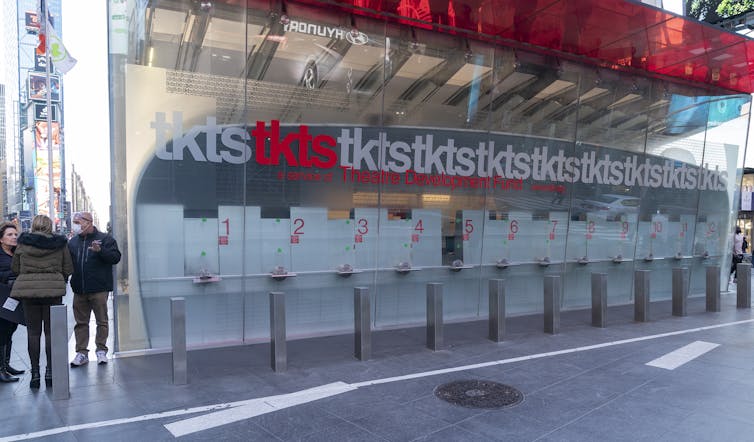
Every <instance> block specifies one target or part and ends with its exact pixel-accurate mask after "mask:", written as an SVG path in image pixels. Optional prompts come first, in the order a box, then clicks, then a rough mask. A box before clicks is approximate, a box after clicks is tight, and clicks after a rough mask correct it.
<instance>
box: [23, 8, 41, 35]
mask: <svg viewBox="0 0 754 442" xmlns="http://www.w3.org/2000/svg"><path fill="white" fill-rule="evenodd" d="M24 21H25V24H26V32H28V33H29V34H38V33H39V16H38V15H37V13H36V12H34V11H26V12H25V13H24Z"/></svg>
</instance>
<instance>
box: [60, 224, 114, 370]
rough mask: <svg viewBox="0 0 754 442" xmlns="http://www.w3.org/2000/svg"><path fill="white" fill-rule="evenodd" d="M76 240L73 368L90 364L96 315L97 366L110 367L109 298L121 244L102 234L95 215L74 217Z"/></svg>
mask: <svg viewBox="0 0 754 442" xmlns="http://www.w3.org/2000/svg"><path fill="white" fill-rule="evenodd" d="M71 227H72V230H73V237H71V239H70V240H69V241H68V250H70V252H71V257H72V258H73V274H72V275H71V288H72V289H73V317H74V319H75V320H76V325H75V326H74V327H73V332H74V334H75V335H76V356H75V357H74V358H73V361H71V367H79V366H82V365H85V364H88V363H89V318H90V317H91V315H92V311H94V319H95V321H96V323H97V333H96V336H95V339H94V341H95V343H96V344H97V349H96V351H95V354H96V355H97V363H99V364H106V363H107V345H106V343H107V335H108V323H107V321H108V318H107V297H108V295H109V293H110V292H111V291H112V290H113V265H115V264H117V263H118V262H119V261H120V251H119V250H118V244H117V243H116V242H115V239H113V237H112V236H110V235H108V234H106V233H103V232H100V231H99V230H97V228H96V227H95V226H94V223H93V222H92V214H91V213H89V212H79V213H76V214H74V215H73V224H72V226H71Z"/></svg>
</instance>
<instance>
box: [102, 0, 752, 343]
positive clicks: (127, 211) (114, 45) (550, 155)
mask: <svg viewBox="0 0 754 442" xmlns="http://www.w3.org/2000/svg"><path fill="white" fill-rule="evenodd" d="M109 16H110V63H111V66H110V73H111V78H110V81H111V86H112V87H111V93H112V96H111V97H112V98H111V111H112V114H111V115H112V116H111V118H112V124H111V130H112V134H111V135H112V140H113V145H112V149H113V151H112V158H113V183H124V184H123V185H122V186H120V185H117V186H113V214H112V217H111V219H113V223H114V224H113V227H114V234H115V236H116V238H117V240H118V241H119V244H121V246H122V248H123V251H124V261H123V264H121V265H119V266H118V267H117V270H116V273H117V281H118V284H117V285H118V287H117V288H116V293H115V295H116V296H115V300H116V302H115V307H116V309H117V315H116V320H117V321H118V327H117V328H116V329H117V334H118V351H128V350H139V351H141V350H144V349H160V348H165V347H168V346H169V345H170V344H169V343H170V327H169V325H170V321H169V300H170V298H171V297H173V296H184V297H186V301H187V311H188V313H187V315H188V319H187V326H188V340H189V345H192V346H215V345H226V344H234V343H240V342H256V341H264V340H267V339H269V307H268V302H269V297H268V293H269V292H271V291H283V292H285V294H286V313H287V328H288V335H289V336H291V337H305V336H313V335H322V334H336V333H347V332H352V331H353V288H354V287H357V286H359V287H369V288H370V292H371V295H372V299H373V300H372V318H371V319H372V325H373V327H374V328H376V329H379V328H394V327H407V326H411V325H417V324H420V323H422V322H423V321H424V318H425V308H426V304H425V303H426V301H425V285H426V284H427V283H429V282H440V283H443V284H444V292H445V300H444V315H445V318H446V320H450V321H467V320H475V319H482V318H485V317H486V315H487V299H488V298H487V290H488V280H490V279H496V278H502V279H505V281H506V288H507V295H508V299H507V312H508V315H524V314H533V313H541V312H542V309H543V300H542V291H543V276H544V275H560V276H561V277H562V281H563V293H562V297H561V300H562V307H563V308H565V309H576V308H584V307H586V306H588V305H589V304H590V299H591V298H590V294H589V293H590V275H591V273H593V272H604V273H607V274H608V275H609V276H608V277H609V289H608V290H609V293H608V297H609V302H610V303H611V304H625V303H629V302H631V301H632V296H633V295H632V293H633V287H632V284H633V272H634V270H638V269H649V270H653V272H652V282H651V284H652V297H653V299H667V298H669V297H670V283H671V280H670V273H671V272H670V270H671V268H673V267H677V266H685V267H688V268H689V269H690V281H689V283H690V287H691V290H692V293H702V292H703V289H704V274H705V268H706V267H707V266H710V265H717V266H721V267H722V268H724V267H726V266H727V263H728V262H729V260H730V254H729V252H728V249H729V234H730V231H731V228H732V226H733V223H734V221H735V218H736V216H735V214H736V212H737V205H738V193H737V192H738V186H739V183H740V180H741V170H740V168H739V167H738V165H739V164H742V159H743V156H744V150H745V144H746V137H747V132H748V123H749V111H750V96H749V95H748V93H749V92H751V90H750V89H751V78H750V77H751V75H750V62H749V61H748V60H747V59H746V56H747V55H746V54H747V53H749V52H747V50H751V44H750V42H749V41H748V40H747V39H745V38H743V37H741V36H737V35H735V34H732V33H728V32H726V31H724V30H720V29H714V30H713V28H711V27H706V26H705V25H702V24H699V23H696V22H692V21H687V20H685V19H684V18H682V17H677V16H674V15H672V14H670V13H667V12H663V11H661V10H657V9H654V8H652V7H649V6H643V5H639V4H636V3H631V2H623V1H611V2H608V3H607V4H605V3H604V2H601V3H599V5H598V4H597V2H593V1H585V2H567V1H559V2H554V3H552V4H549V3H548V5H547V6H541V5H539V4H538V3H536V2H523V1H473V2H472V1H440V2H436V1H431V2H430V1H426V0H415V1H414V0H400V1H394V2H379V1H371V0H353V1H335V2H331V3H328V4H327V5H325V4H322V3H320V2H310V1H304V2H296V3H294V2H283V3H281V2H255V1H253V0H250V1H248V2H240V3H239V2H236V1H231V0H227V1H202V2H175V1H167V0H150V1H146V0H145V1H123V0H111V1H110V11H109ZM724 272H726V270H725V269H723V270H721V273H724ZM722 280H726V279H725V278H723V279H722Z"/></svg>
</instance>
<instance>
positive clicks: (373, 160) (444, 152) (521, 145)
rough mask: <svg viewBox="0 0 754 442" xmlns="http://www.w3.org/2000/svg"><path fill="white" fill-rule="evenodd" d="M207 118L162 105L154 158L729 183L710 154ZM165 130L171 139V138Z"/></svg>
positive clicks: (589, 180) (379, 176)
mask: <svg viewBox="0 0 754 442" xmlns="http://www.w3.org/2000/svg"><path fill="white" fill-rule="evenodd" d="M206 121H207V124H206V125H204V126H194V127H192V128H191V129H189V131H188V132H184V131H183V116H182V114H181V113H180V112H173V122H172V123H169V122H168V121H167V120H166V118H165V114H164V113H162V112H158V113H156V114H155V120H154V121H153V122H152V124H151V127H152V128H153V129H154V130H155V141H156V153H155V154H156V156H157V158H159V159H161V160H177V161H180V160H183V159H184V154H185V155H187V156H191V157H192V158H193V159H194V161H202V162H211V163H222V162H227V163H232V164H243V163H246V162H247V161H249V160H251V159H252V158H254V160H255V161H256V163H257V164H259V165H262V166H277V165H280V164H284V165H286V166H291V167H303V168H312V167H314V168H318V169H331V168H335V167H340V169H342V173H343V177H344V180H345V181H349V180H351V181H359V182H365V180H367V182H374V180H378V181H382V180H384V179H385V176H383V175H384V174H387V175H386V176H387V178H389V180H390V181H391V182H394V181H396V180H398V179H400V178H401V177H403V178H405V180H404V181H405V182H407V183H410V182H411V183H412V182H414V181H415V180H418V179H421V180H430V181H431V180H439V181H437V182H438V183H441V184H438V185H446V184H445V183H450V184H448V185H450V186H455V187H459V186H466V187H468V186H472V185H477V184H479V183H482V184H479V185H484V186H489V185H492V183H494V182H502V181H501V179H502V180H518V181H519V182H521V181H523V180H529V179H531V180H533V181H541V182H548V183H576V182H580V183H584V184H603V185H611V186H617V185H624V186H627V187H634V186H641V187H652V188H658V187H663V188H667V189H670V188H674V189H685V190H692V189H699V190H707V189H709V190H719V191H724V190H726V189H727V184H728V173H727V171H726V170H720V169H719V165H714V168H711V167H710V165H709V164H706V163H705V164H704V166H703V167H701V166H696V165H693V164H686V163H680V162H677V161H671V160H669V159H666V158H661V157H654V156H650V155H638V154H632V153H629V152H624V151H617V150H611V149H598V148H596V147H588V146H584V147H582V148H580V149H578V150H577V151H575V152H574V150H573V149H570V148H564V146H563V143H560V145H559V146H560V147H555V146H554V144H557V143H556V142H555V141H553V140H539V139H525V138H522V137H513V136H505V135H495V136H489V134H474V133H468V132H462V131H451V130H426V131H425V130H423V129H407V128H391V129H390V130H388V131H386V130H380V129H378V128H366V129H365V128H360V127H339V128H336V127H330V126H319V127H317V129H316V130H317V131H318V132H320V133H318V134H312V133H310V132H309V129H310V128H309V126H306V125H299V126H298V127H295V126H282V127H281V125H280V122H279V121H277V120H273V121H271V122H270V124H269V125H268V124H267V123H265V122H263V121H257V122H256V124H255V125H254V126H253V127H252V128H250V129H248V130H244V128H242V127H238V126H225V127H221V126H218V125H217V120H216V119H215V117H207V120H206ZM321 132H325V133H324V134H323V133H321ZM169 133H172V140H171V141H172V143H168V142H167V141H168V140H167V136H168V134H169ZM327 133H329V134H332V135H328V134H327ZM533 143H536V144H533ZM514 146H517V147H514ZM252 147H253V152H252ZM373 174H376V175H374V176H373ZM427 182H429V181H427ZM459 183H460V184H459Z"/></svg>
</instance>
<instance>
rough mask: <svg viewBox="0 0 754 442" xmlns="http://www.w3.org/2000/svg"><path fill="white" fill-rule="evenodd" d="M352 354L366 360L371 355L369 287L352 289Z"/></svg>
mask: <svg viewBox="0 0 754 442" xmlns="http://www.w3.org/2000/svg"><path fill="white" fill-rule="evenodd" d="M353 319H354V356H356V359H359V360H361V361H366V360H368V359H369V358H371V357H372V320H371V317H370V309H369V288H367V287H356V288H354V289H353Z"/></svg>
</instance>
